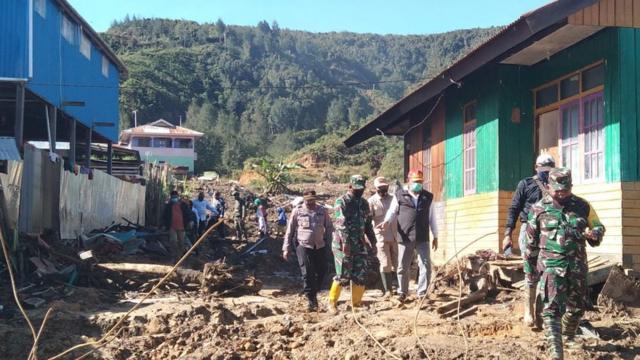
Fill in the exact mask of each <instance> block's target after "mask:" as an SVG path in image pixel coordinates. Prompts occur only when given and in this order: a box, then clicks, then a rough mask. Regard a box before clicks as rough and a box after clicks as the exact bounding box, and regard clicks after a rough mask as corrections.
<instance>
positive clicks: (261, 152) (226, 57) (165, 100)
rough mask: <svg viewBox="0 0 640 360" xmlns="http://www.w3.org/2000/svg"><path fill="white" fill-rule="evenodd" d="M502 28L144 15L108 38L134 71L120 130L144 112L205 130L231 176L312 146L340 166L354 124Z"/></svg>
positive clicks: (210, 158)
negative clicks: (253, 161) (368, 29)
mask: <svg viewBox="0 0 640 360" xmlns="http://www.w3.org/2000/svg"><path fill="white" fill-rule="evenodd" d="M496 30H497V28H491V29H472V30H459V31H454V32H449V33H444V34H435V35H425V36H396V35H374V34H354V33H319V34H316V33H308V32H302V31H291V30H286V29H281V28H280V27H279V26H278V24H277V23H272V24H269V23H267V22H264V21H263V22H260V23H259V24H258V25H257V26H256V27H245V26H230V25H225V24H224V23H223V22H222V21H221V20H218V21H217V22H216V23H211V24H198V23H195V22H191V21H183V20H164V19H135V18H134V19H125V20H124V21H122V22H116V23H114V24H113V25H112V27H111V28H110V29H109V30H108V31H107V32H106V33H105V34H103V35H104V37H105V39H106V40H107V41H108V43H109V44H110V45H111V47H112V48H113V49H114V50H115V51H116V53H117V54H118V56H119V57H120V58H121V59H122V60H123V61H124V63H125V64H126V65H127V67H128V69H129V72H130V73H129V77H128V79H126V80H125V81H124V83H123V87H122V91H121V104H122V105H121V106H122V109H121V119H122V122H123V123H122V124H121V126H122V127H129V126H131V124H132V123H133V121H132V111H133V110H137V114H138V122H139V123H145V122H151V121H154V120H156V119H158V118H164V119H166V120H169V121H171V122H173V123H178V121H180V120H179V119H180V118H181V117H182V119H183V123H184V124H186V126H188V127H191V128H193V129H195V130H198V131H202V132H204V133H205V134H206V136H205V137H204V139H202V140H201V141H199V142H198V144H197V146H196V150H197V152H198V161H197V163H196V171H197V172H201V171H204V170H216V171H219V172H222V173H229V172H230V171H233V170H234V169H239V168H241V167H242V166H243V162H244V161H245V160H246V159H248V158H251V157H256V156H265V155H267V156H272V157H274V158H285V157H290V156H291V154H292V153H294V152H295V151H299V150H300V149H301V148H303V147H305V146H308V147H309V149H310V150H312V151H315V152H317V153H318V154H319V156H320V157H321V158H322V157H329V156H334V157H337V158H336V159H334V161H336V162H339V161H340V157H341V156H342V157H344V155H345V154H344V152H343V151H342V149H338V147H339V146H340V145H339V144H340V139H341V136H342V135H344V134H347V133H348V130H349V129H354V128H356V127H358V126H359V125H362V124H363V123H364V122H365V121H367V120H368V119H371V117H372V116H373V115H375V114H377V113H379V112H380V111H382V110H384V108H385V107H386V106H388V105H390V104H391V103H393V102H394V101H396V100H398V99H399V98H400V97H402V96H403V95H404V94H405V93H406V92H407V91H408V88H410V87H412V86H413V87H415V86H416V84H418V83H421V82H424V81H425V80H426V79H429V78H430V77H432V76H434V75H435V74H436V73H437V72H438V71H439V70H441V69H442V68H443V66H445V65H447V64H449V63H450V62H451V61H453V60H454V59H456V58H457V57H459V56H460V55H461V54H463V53H465V52H467V51H469V50H470V49H472V48H473V47H475V46H476V45H477V44H478V43H480V42H482V41H484V40H486V39H487V38H488V37H489V36H491V35H492V34H493V33H494V32H495V31H496ZM318 141H320V143H319V144H320V145H318V143H317V142H318ZM314 143H315V144H314ZM314 145H315V146H314ZM393 146H394V145H393V141H389V140H384V139H383V140H379V141H377V142H376V143H375V145H374V147H375V148H374V149H372V148H369V149H368V150H369V151H375V152H376V153H378V154H380V153H386V152H387V151H388V150H389V149H391V148H390V147H393ZM395 146H396V147H395V151H392V152H393V153H396V155H397V154H398V153H399V151H398V149H397V145H395ZM332 147H333V148H335V149H326V148H332ZM325 150H326V151H329V152H332V153H333V155H331V154H330V153H324V152H323V151H325ZM335 151H338V153H337V154H336V153H335ZM378 157H379V156H378ZM365 158H366V157H365ZM325 160H326V159H325ZM382 160H383V159H380V161H379V164H378V167H379V165H381V162H382ZM373 170H374V171H375V170H376V169H375V166H374V169H373Z"/></svg>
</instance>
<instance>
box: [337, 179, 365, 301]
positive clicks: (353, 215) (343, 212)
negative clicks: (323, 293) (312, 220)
mask: <svg viewBox="0 0 640 360" xmlns="http://www.w3.org/2000/svg"><path fill="white" fill-rule="evenodd" d="M364 188H365V179H364V177H362V176H361V175H353V176H352V177H351V181H350V184H349V192H348V193H346V194H345V195H343V196H341V197H339V198H338V199H336V203H335V206H334V210H335V222H334V232H333V241H332V244H331V249H332V251H333V257H334V261H335V267H336V276H335V277H334V279H333V284H332V285H331V290H330V291H329V310H330V311H331V312H333V313H336V312H337V304H338V298H339V297H340V290H341V288H342V286H344V285H346V284H348V283H349V281H350V282H351V303H352V306H359V305H360V302H361V300H362V295H363V294H364V290H365V287H364V284H365V275H366V272H367V266H368V263H367V253H368V251H369V250H370V249H372V244H373V243H375V241H376V240H375V234H374V232H373V223H372V217H371V212H370V210H369V203H368V202H367V200H365V199H364V198H363V197H362V195H363V193H364ZM365 235H366V236H365Z"/></svg>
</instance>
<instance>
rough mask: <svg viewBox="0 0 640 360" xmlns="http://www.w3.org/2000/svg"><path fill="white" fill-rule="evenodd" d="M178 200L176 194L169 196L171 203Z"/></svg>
mask: <svg viewBox="0 0 640 360" xmlns="http://www.w3.org/2000/svg"><path fill="white" fill-rule="evenodd" d="M177 202H178V197H177V196H172V197H171V203H172V204H176V203H177Z"/></svg>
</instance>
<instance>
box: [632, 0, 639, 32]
mask: <svg viewBox="0 0 640 360" xmlns="http://www.w3.org/2000/svg"><path fill="white" fill-rule="evenodd" d="M633 27H635V28H640V1H637V0H636V1H634V2H633Z"/></svg>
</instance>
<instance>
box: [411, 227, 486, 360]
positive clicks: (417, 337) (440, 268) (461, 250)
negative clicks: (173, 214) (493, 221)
mask: <svg viewBox="0 0 640 360" xmlns="http://www.w3.org/2000/svg"><path fill="white" fill-rule="evenodd" d="M495 233H496V231H492V232H490V233H486V234H484V235H482V236H480V237H479V238H477V239H474V240H473V241H471V242H470V243H468V244H467V245H465V246H464V247H463V248H462V249H460V251H458V252H456V253H455V254H454V255H453V256H452V257H450V258H449V259H448V260H447V261H445V263H444V264H442V265H441V266H440V267H439V268H438V270H437V271H436V273H435V274H434V275H433V276H432V277H431V282H430V283H429V288H428V289H427V294H430V293H431V291H433V288H434V286H435V279H436V278H437V277H438V274H439V273H440V271H441V270H442V269H444V267H445V266H446V265H447V264H448V263H449V262H451V260H453V259H454V258H455V257H457V256H458V254H460V253H461V252H463V251H464V250H466V249H467V248H468V247H469V246H471V245H473V244H475V243H477V242H478V241H480V240H482V239H484V238H486V237H487V236H490V235H494V234H495ZM426 298H427V297H426V296H423V297H422V298H421V299H420V302H419V303H418V309H417V310H416V316H415V318H414V319H413V333H414V335H415V337H416V340H417V342H418V346H420V348H421V349H422V351H423V352H424V354H425V355H426V356H427V359H430V357H429V354H428V352H427V349H426V348H425V346H424V344H422V340H421V339H420V336H418V316H419V315H420V310H421V309H422V304H423V303H424V300H425V299H426Z"/></svg>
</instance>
